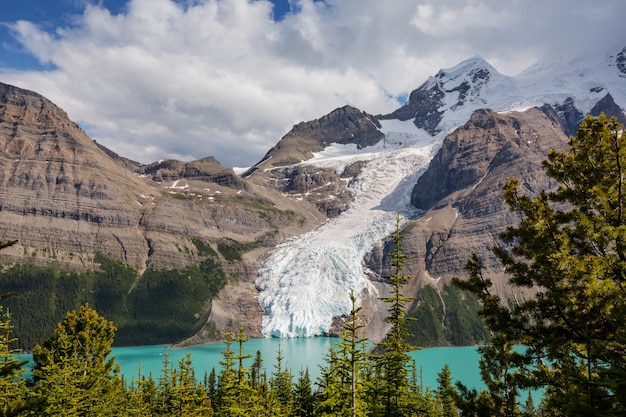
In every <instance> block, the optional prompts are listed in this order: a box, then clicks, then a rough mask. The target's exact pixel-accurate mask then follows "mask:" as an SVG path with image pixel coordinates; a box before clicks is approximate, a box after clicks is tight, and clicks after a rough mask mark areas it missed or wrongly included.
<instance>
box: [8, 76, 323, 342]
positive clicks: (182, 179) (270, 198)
mask: <svg viewBox="0 0 626 417" xmlns="http://www.w3.org/2000/svg"><path fill="white" fill-rule="evenodd" d="M253 188H254V190H253V191H251V190H250V187H249V186H248V185H247V184H246V183H245V182H243V181H242V180H240V178H239V177H238V176H237V175H236V174H235V173H234V172H233V171H232V170H231V169H227V168H224V167H223V166H221V165H220V164H219V162H218V161H216V160H215V159H214V158H210V157H209V158H204V159H201V160H199V161H192V162H186V163H183V162H180V161H162V162H159V163H155V164H151V165H147V166H141V165H139V164H136V163H134V162H133V161H129V160H127V159H125V158H123V157H120V156H118V155H116V154H115V153H113V152H111V151H109V150H108V149H106V148H104V147H102V146H100V145H98V144H97V143H95V142H94V141H93V140H91V139H90V138H89V137H88V136H87V135H86V134H85V132H84V131H82V130H81V129H80V128H79V127H78V125H76V124H75V123H73V122H71V121H70V120H69V119H68V117H67V114H66V113H65V112H64V111H63V110H61V109H60V108H58V107H57V106H55V105H54V104H53V103H52V102H50V101H49V100H47V99H45V98H44V97H42V96H41V95H39V94H36V93H33V92H30V91H26V90H22V89H19V88H15V87H12V86H9V85H6V84H0V227H1V228H2V237H1V238H0V240H3V241H6V240H14V239H15V240H17V241H18V243H17V244H16V245H14V246H12V247H9V248H6V249H4V250H3V251H2V253H0V261H1V262H18V263H35V264H39V265H42V266H53V267H54V268H65V269H69V270H92V269H97V268H98V265H97V264H96V263H94V257H95V255H96V253H102V254H104V255H106V256H108V257H110V258H112V259H116V260H120V261H123V262H124V263H126V264H127V265H129V266H131V267H133V268H135V269H137V270H138V271H139V272H140V273H141V272H142V271H144V270H145V269H146V268H152V269H163V270H167V269H172V268H184V267H185V266H186V265H193V264H198V263H199V261H200V260H201V256H200V254H199V249H198V248H197V246H196V244H195V243H194V242H196V241H201V242H206V244H207V245H208V246H210V247H213V248H217V247H218V245H219V243H220V242H223V241H224V242H227V243H229V242H235V243H237V244H239V243H241V244H250V245H251V246H250V247H251V248H256V249H254V250H253V251H252V252H250V253H249V254H247V255H246V260H243V261H233V260H229V259H226V258H225V257H224V256H222V255H219V259H218V260H219V261H220V263H221V267H222V269H223V270H224V271H225V272H226V274H227V275H228V276H233V277H235V276H236V277H239V278H240V281H237V284H236V285H235V284H233V285H235V286H239V287H238V288H248V290H247V292H246V291H240V293H241V294H246V299H247V301H246V303H247V304H255V303H256V300H255V298H254V295H251V293H252V292H254V286H253V285H252V281H253V280H254V278H255V277H256V271H255V270H254V268H251V267H250V265H255V264H256V262H257V257H262V256H263V254H264V252H265V251H266V250H267V248H270V247H273V246H274V245H275V244H277V243H279V242H280V241H282V240H284V239H285V238H287V237H289V236H292V235H293V234H298V233H302V232H305V231H307V230H310V229H311V228H313V227H315V226H316V225H318V224H319V223H320V222H322V221H324V220H325V216H324V215H323V214H322V213H321V212H320V211H318V210H317V208H316V206H315V205H314V204H310V203H308V202H307V201H303V202H297V203H296V202H295V201H293V200H290V199H288V198H285V197H283V196H282V195H281V194H280V192H278V191H277V190H276V189H275V188H274V187H265V186H263V185H262V184H255V185H254V187H253ZM224 239H226V240H224ZM216 253H217V252H216ZM233 299H234V300H235V301H233ZM229 300H230V301H229ZM240 301H241V300H239V299H236V297H235V298H233V297H232V296H230V297H227V298H225V301H223V302H222V305H224V304H226V307H224V308H222V309H217V308H216V309H215V311H214V312H212V315H211V317H210V319H209V321H210V322H211V323H224V322H227V321H226V320H225V319H223V318H221V317H220V311H225V313H224V315H225V317H231V316H232V315H233V314H235V315H236V313H233V311H235V312H236V309H234V305H235V304H239V303H240ZM229 302H232V304H229ZM231 307H233V309H232V310H231V311H229V310H230V309H231ZM206 309H207V312H208V311H210V310H211V304H210V303H209V304H207V306H206ZM258 310H259V309H258V306H257V308H256V309H252V308H251V309H248V310H247V311H245V312H243V313H242V314H244V313H245V314H248V315H250V316H249V317H247V318H245V319H242V318H241V317H239V320H237V322H242V323H244V322H245V323H247V327H246V332H247V333H248V334H249V335H251V336H254V335H257V336H258V335H259V334H260V328H259V322H260V316H261V314H262V312H260V311H258ZM205 313H206V312H205ZM198 314H199V316H202V315H203V314H204V313H203V312H198ZM218 330H219V329H218ZM218 334H219V332H218ZM164 342H165V341H164Z"/></svg>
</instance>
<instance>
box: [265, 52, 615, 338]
mask: <svg viewBox="0 0 626 417" xmlns="http://www.w3.org/2000/svg"><path fill="white" fill-rule="evenodd" d="M623 55H624V52H623V51H622V52H620V53H618V54H612V53H611V54H606V55H603V56H601V57H600V58H594V59H591V58H585V59H576V60H574V61H571V62H567V63H560V64H558V65H556V64H555V65H549V66H547V67H545V68H537V67H536V68H532V69H530V70H529V71H527V72H525V73H523V74H521V75H520V76H518V77H507V76H504V75H502V74H500V73H498V72H497V71H496V70H495V69H494V68H493V67H491V66H490V65H489V64H488V63H487V62H485V61H484V60H483V59H482V58H480V57H473V58H470V59H468V60H466V61H464V62H461V63H460V64H459V65H457V66H455V67H453V68H450V69H445V70H441V71H439V72H438V73H437V74H436V75H435V76H433V77H430V78H429V79H428V80H427V81H426V82H425V83H424V84H423V85H421V86H420V87H418V88H417V89H416V90H414V91H413V92H412V93H411V94H410V96H409V100H408V102H407V103H406V104H405V105H404V106H402V107H401V108H399V109H398V110H396V111H394V112H392V113H390V114H388V115H379V116H376V119H377V120H378V124H380V128H379V130H380V131H381V132H382V133H384V135H385V138H384V141H383V143H382V144H381V142H378V143H377V144H375V145H370V146H368V147H365V148H360V149H359V148H358V146H356V145H352V146H351V145H338V144H334V145H331V146H329V147H327V148H326V149H325V150H324V151H323V152H318V153H317V154H316V155H315V156H314V157H313V158H310V159H308V160H306V161H304V162H301V163H299V164H298V166H300V167H302V166H309V167H315V168H324V169H328V168H331V169H334V170H336V172H339V173H341V172H343V169H345V167H347V166H354V165H356V164H362V165H361V167H362V168H361V171H360V173H359V174H358V175H357V177H356V178H354V179H352V180H351V181H350V183H349V185H348V189H349V190H350V191H351V193H352V201H351V204H350V206H349V208H348V209H347V210H346V211H345V212H343V213H341V215H340V216H338V217H337V218H334V219H332V221H330V222H327V223H326V224H324V225H323V226H321V227H320V228H318V229H315V230H313V231H311V232H309V233H307V234H306V235H302V236H299V237H298V238H296V239H292V240H290V241H289V242H286V243H285V244H283V245H281V246H280V247H279V248H277V250H276V251H275V252H274V254H273V255H272V256H270V258H268V260H267V261H266V262H265V264H264V267H263V268H262V269H261V270H260V271H259V278H258V279H257V287H258V288H259V290H260V295H259V300H260V303H261V305H262V306H263V307H264V311H265V314H264V318H263V321H262V327H263V333H264V334H265V335H271V336H280V337H298V336H312V335H318V334H325V333H327V332H329V331H330V332H332V331H333V330H332V329H333V328H334V327H335V328H336V326H337V325H338V323H337V322H336V321H334V320H332V318H333V317H334V318H337V317H342V316H346V315H347V314H348V311H349V300H348V297H347V292H348V291H349V290H350V289H352V290H354V291H355V292H356V293H359V294H360V298H361V301H362V303H363V305H364V306H366V308H365V315H366V316H367V319H368V320H369V327H368V329H367V330H368V334H369V337H370V338H372V339H377V338H380V337H382V335H383V334H384V332H385V329H386V327H385V323H384V321H382V318H383V317H384V314H385V310H384V306H381V305H380V303H379V302H378V301H377V300H378V299H379V297H380V296H382V295H384V294H385V291H386V288H385V285H384V283H383V282H382V280H381V279H380V277H381V276H384V275H385V274H386V273H388V272H389V271H388V269H387V268H388V265H387V263H386V257H385V256H384V253H386V252H388V250H389V248H388V247H384V246H381V242H382V241H383V240H384V236H386V235H388V234H389V233H390V232H391V230H390V229H391V228H393V224H394V222H393V220H392V217H393V214H394V213H396V212H397V213H402V214H403V215H404V216H405V217H406V218H407V219H408V221H407V222H406V223H405V229H404V233H405V235H406V242H405V243H406V245H407V248H406V249H407V251H408V253H411V254H412V255H413V256H412V257H411V258H410V260H409V261H408V264H407V272H409V274H410V276H413V277H415V279H414V282H412V283H411V285H410V289H407V290H409V291H412V292H413V294H415V293H420V292H421V290H422V289H423V288H427V287H429V288H434V289H436V291H437V292H438V293H439V294H440V295H441V294H442V293H443V292H444V291H445V290H446V285H447V283H449V281H450V279H451V278H452V277H453V276H463V275H464V274H465V271H464V270H463V266H464V264H465V262H466V261H467V260H468V259H469V257H470V255H471V253H472V252H476V253H478V254H480V256H481V257H483V258H485V260H486V264H487V266H488V269H487V271H486V273H487V274H488V276H490V277H492V278H493V279H494V282H495V288H497V289H498V292H499V293H500V294H501V295H505V296H511V297H516V296H526V294H509V293H508V291H509V290H508V287H507V286H506V283H505V277H504V274H503V272H502V271H501V270H499V269H498V265H497V264H496V263H495V259H494V258H493V256H492V255H491V252H490V248H491V247H492V246H493V245H494V243H496V242H499V237H498V236H499V233H500V232H501V231H502V230H504V228H505V227H506V226H507V225H511V224H514V223H515V222H517V221H518V220H519V219H517V218H515V217H514V216H513V215H512V214H511V213H509V212H508V210H507V209H506V207H505V205H504V203H503V201H502V198H501V195H500V194H501V189H502V185H503V184H504V181H505V179H506V178H507V177H508V176H510V175H515V176H518V177H520V178H521V179H522V183H523V184H526V187H527V188H528V191H529V192H536V191H538V190H540V189H542V188H549V187H550V186H551V184H550V183H549V181H548V180H547V179H546V178H545V177H544V176H543V172H542V169H541V166H540V162H541V160H543V159H545V157H546V155H547V151H548V150H549V149H550V148H551V147H556V148H562V147H565V146H566V143H567V137H568V135H569V134H571V133H573V132H575V129H576V127H575V126H577V125H578V124H579V123H580V121H581V120H582V117H583V115H584V114H587V113H591V114H596V115H597V114H599V112H600V111H605V112H607V113H608V114H610V115H615V116H617V117H618V118H623V117H624V114H623V111H622V108H623V106H624V105H625V104H626V89H625V87H626V85H625V83H624V82H623V77H624V75H626V74H624V73H623V72H622V69H620V67H619V66H618V63H619V62H622V61H620V58H619V57H621V56H623ZM622 66H623V65H622ZM489 109H490V110H489ZM494 111H495V112H494ZM620 120H622V119H620ZM374 124H375V123H374ZM328 142H331V141H330V140H328ZM280 145H281V142H279V144H278V145H277V147H276V148H280ZM431 161H432V162H431ZM274 169H277V168H276V167H275V168H274ZM283 169H285V168H283ZM408 196H410V200H409V198H408ZM364 259H365V262H366V267H365V268H363V266H362V263H363V260H364ZM295 271H305V273H306V278H304V277H302V276H300V275H299V274H298V273H295ZM320 283H322V284H321V285H320ZM441 298H443V297H441ZM420 308H421V306H420V302H419V301H418V302H417V303H416V304H415V305H414V306H412V309H414V310H419V309H420ZM438 308H439V309H440V312H439V313H437V314H436V316H437V317H439V318H438V320H439V321H440V326H439V327H440V328H445V320H446V319H445V317H444V316H445V311H446V306H445V305H444V306H439V307H438ZM433 337H436V338H438V339H439V340H441V338H440V337H439V336H438V335H433ZM447 340H448V341H449V340H450V339H449V338H448V339H447Z"/></svg>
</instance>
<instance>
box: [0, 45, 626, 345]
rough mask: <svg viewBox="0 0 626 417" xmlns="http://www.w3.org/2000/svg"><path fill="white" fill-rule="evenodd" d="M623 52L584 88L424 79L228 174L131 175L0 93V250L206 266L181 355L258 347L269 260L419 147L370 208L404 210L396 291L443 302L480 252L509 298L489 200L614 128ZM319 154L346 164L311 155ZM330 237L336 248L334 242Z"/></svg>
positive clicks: (536, 177)
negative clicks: (581, 131) (238, 335)
mask: <svg viewBox="0 0 626 417" xmlns="http://www.w3.org/2000/svg"><path fill="white" fill-rule="evenodd" d="M624 53H625V52H624V50H622V51H621V52H619V53H617V54H612V55H611V54H608V55H606V56H604V57H603V58H602V60H600V61H601V62H599V63H598V62H596V61H585V62H587V63H586V64H585V65H587V64H588V65H590V66H588V67H585V68H596V70H595V72H594V71H590V70H586V71H585V74H587V75H586V77H587V78H584V79H583V80H582V81H580V80H577V79H576V78H573V77H572V76H569V75H568V74H566V73H563V74H561V73H560V72H559V73H556V75H554V74H553V75H551V77H552V78H549V77H548V76H547V75H546V74H545V73H542V72H540V71H538V70H532V71H528V72H527V73H525V74H523V76H522V77H520V78H516V79H513V78H511V77H506V76H504V75H501V74H499V73H498V72H497V71H496V70H495V69H494V68H493V67H491V66H490V65H489V64H488V63H486V62H485V61H484V60H482V59H481V58H480V57H473V58H471V59H469V60H466V61H464V62H462V63H460V64H459V65H458V66H456V67H454V68H451V69H447V70H442V71H440V72H439V73H437V74H436V75H435V76H433V77H431V78H429V79H428V80H427V81H426V82H425V83H424V84H423V85H422V86H420V87H418V88H417V89H416V90H414V91H413V92H412V93H411V95H410V97H409V100H408V102H407V103H406V104H405V105H403V106H402V107H400V108H399V109H398V110H396V111H394V112H392V113H390V114H388V115H378V116H373V115H370V114H368V113H366V112H363V111H361V110H359V109H356V108H353V107H350V106H346V107H343V108H340V109H336V110H334V111H333V112H331V113H329V114H328V115H326V116H323V117H321V118H320V119H317V120H314V121H311V122H303V123H300V124H298V125H296V126H294V128H293V129H292V130H291V131H290V132H288V133H287V134H286V135H285V136H284V137H283V138H282V139H281V140H280V141H279V142H278V143H277V145H276V146H274V147H273V148H272V149H270V150H269V151H268V153H267V154H266V156H265V157H264V158H263V159H262V160H261V161H260V162H259V163H257V164H256V165H255V166H253V167H252V168H251V169H249V170H248V171H247V172H246V173H244V174H243V175H241V176H238V175H236V174H235V173H234V172H233V171H232V170H231V169H228V168H225V167H223V166H221V164H219V162H218V161H216V160H215V159H214V158H212V157H207V158H203V159H201V160H198V161H191V162H181V161H174V160H164V161H159V162H155V163H153V164H149V165H141V164H137V163H135V162H133V161H130V160H127V159H125V158H123V157H122V156H119V155H117V154H115V153H114V152H113V151H111V150H108V149H106V148H104V147H102V146H101V145H99V144H97V143H95V142H94V141H93V140H91V139H90V138H88V137H87V135H86V134H85V133H84V132H83V131H82V130H81V129H80V127H78V125H76V124H75V123H73V122H71V121H70V120H69V119H68V118H67V115H66V114H65V113H64V112H63V111H62V110H61V109H59V108H58V107H56V106H55V105H54V104H52V103H51V102H49V101H48V100H46V99H45V98H43V97H42V96H40V95H38V94H36V93H33V92H29V91H26V90H21V89H17V88H15V87H11V86H7V85H5V84H0V146H1V148H0V149H1V153H0V195H1V198H0V226H1V227H2V231H3V239H4V240H7V239H17V240H18V244H17V245H14V246H13V247H10V248H7V249H5V250H3V251H2V252H1V253H0V260H1V261H3V262H18V263H36V264H39V265H45V266H51V267H53V268H70V269H79V270H90V269H98V264H97V262H95V257H96V254H98V253H102V254H105V255H106V256H108V257H110V258H112V259H114V260H119V261H121V262H123V263H125V264H127V265H129V266H130V267H132V268H135V269H136V270H137V271H138V278H137V280H138V281H139V282H141V279H142V278H141V277H142V273H143V271H145V270H147V269H154V270H168V269H171V268H180V267H184V266H185V265H199V264H200V263H201V262H203V261H205V260H206V259H207V256H208V257H209V258H210V259H213V260H214V262H217V264H216V265H219V266H220V268H222V269H223V270H225V271H226V274H227V275H228V277H229V279H228V283H227V285H226V287H224V288H223V289H222V290H221V291H220V293H219V296H218V297H217V298H216V299H214V300H212V301H211V300H206V304H205V307H204V308H203V310H202V311H196V312H195V314H196V315H197V320H198V321H197V323H195V324H194V326H195V328H196V330H195V332H196V335H195V336H194V337H193V338H191V339H190V343H200V342H204V341H208V340H213V339H215V338H219V337H221V336H220V334H222V333H221V332H222V331H223V330H225V329H227V328H232V327H233V326H236V325H237V324H239V323H243V324H244V325H245V329H246V332H247V334H248V335H250V336H260V335H261V330H262V329H261V326H260V323H261V317H262V316H263V314H264V311H263V309H261V308H260V307H259V306H258V304H257V296H258V295H259V293H258V288H257V287H255V284H254V281H255V279H256V278H257V274H258V271H259V270H260V269H261V268H262V267H263V264H264V262H266V260H267V259H268V257H269V256H270V255H271V254H272V253H273V252H274V251H275V249H274V248H275V247H276V246H277V245H279V244H284V243H288V242H289V239H290V238H294V237H298V236H301V235H302V234H303V233H305V232H308V231H312V230H316V228H317V227H318V226H320V225H321V224H323V223H325V222H327V220H328V219H333V218H339V217H341V216H344V214H345V213H348V212H350V210H354V209H356V206H355V205H357V204H360V203H359V201H360V200H359V199H360V198H362V197H363V196H364V194H363V193H367V192H368V191H367V189H365V188H364V185H363V184H364V179H365V178H366V177H367V176H368V175H369V176H371V175H373V174H372V172H375V171H374V170H372V167H373V166H374V165H376V164H378V163H379V162H377V161H378V159H377V158H379V157H380V156H381V155H384V156H385V158H388V159H386V161H387V162H385V163H389V164H393V163H395V162H393V161H394V160H393V158H394V155H395V154H394V152H395V153H397V154H398V155H400V154H401V153H402V152H403V149H405V150H410V149H412V148H411V147H414V146H416V144H418V143H419V144H421V145H420V146H423V145H425V144H429V143H432V149H433V152H434V150H437V152H436V153H433V155H432V156H431V158H432V160H431V162H430V164H426V165H423V166H422V165H415V166H416V167H417V166H422V168H419V169H418V168H414V169H416V170H417V171H413V172H407V173H402V174H401V175H406V178H404V177H402V178H398V179H397V184H400V183H403V181H404V184H403V185H402V187H400V186H399V185H398V190H400V188H402V189H405V188H407V187H406V185H407V184H406V181H411V184H412V185H411V184H409V185H411V186H410V187H408V189H411V190H412V192H408V193H405V194H404V195H400V194H399V191H396V192H394V190H395V189H390V190H387V194H385V195H384V196H383V197H381V198H382V200H381V202H380V205H379V206H378V207H376V209H377V210H379V209H381V208H382V210H383V211H384V210H388V209H386V208H385V207H400V206H402V204H405V203H403V202H402V201H404V199H406V206H402V207H405V209H402V210H400V211H403V212H404V213H405V215H407V222H405V224H404V231H403V232H404V233H405V235H406V240H405V245H406V248H405V249H406V250H407V252H408V253H410V254H411V257H410V259H409V262H408V264H407V272H408V273H410V275H411V276H413V277H414V280H413V281H412V283H411V285H410V286H409V287H407V291H410V292H411V295H415V294H419V293H420V291H421V289H422V288H424V286H431V287H433V288H436V289H437V290H438V291H442V290H443V288H444V286H445V285H446V284H447V283H448V282H449V280H450V278H451V277H452V276H459V275H463V273H464V272H463V265H464V263H465V261H466V260H467V259H468V257H469V254H470V253H472V252H477V253H479V254H480V255H481V256H484V257H485V259H486V260H487V262H486V264H487V266H488V274H489V276H491V277H493V278H494V280H495V282H496V287H497V288H498V291H499V292H500V293H501V294H503V295H507V296H518V294H509V293H507V291H508V290H507V286H506V283H505V280H504V275H503V272H502V271H501V270H500V269H499V267H498V265H497V264H495V262H494V259H493V257H491V256H490V248H491V246H493V244H494V242H498V234H499V233H500V231H501V230H503V229H504V228H505V227H506V226H507V225H510V224H513V223H514V222H516V221H517V220H518V219H516V218H515V216H514V215H512V214H511V213H509V212H508V210H507V209H506V207H505V206H504V204H503V202H502V198H501V188H502V184H503V181H504V179H506V177H508V176H511V175H514V176H516V177H518V178H520V179H522V183H523V184H525V186H526V188H527V191H528V192H531V193H532V192H536V191H537V190H540V189H544V188H549V187H550V186H551V185H552V184H550V182H549V181H548V180H547V179H546V178H545V176H543V173H542V171H541V168H540V162H541V160H543V159H544V158H545V155H546V153H547V151H548V149H549V148H550V147H557V148H558V147H563V146H565V144H566V140H567V137H568V135H571V134H572V133H573V132H575V129H576V126H577V125H578V123H579V122H580V120H581V119H582V117H583V115H584V114H587V113H591V114H598V113H599V112H600V111H603V112H605V113H607V114H609V115H615V116H617V117H618V118H620V120H626V116H624V113H623V111H622V107H623V106H624V105H625V104H626V89H625V88H624V83H623V77H624V73H623V71H622V70H621V67H620V65H622V64H623V62H622V61H623V59H622V58H623V55H624ZM620 57H621V58H620ZM620 59H621V60H620ZM589 62H590V64H589ZM607 62H608V63H609V65H607ZM622 66H623V65H622ZM581 68H582V67H581ZM598 68H601V70H598ZM579 72H583V71H582V70H580V71H579ZM554 77H557V78H558V84H559V85H560V88H559V89H557V88H556V87H555V86H554V85H555V84H557V83H556V82H553V80H554V79H556V78H554ZM594 77H595V78H594ZM579 78H580V77H579ZM546 79H549V80H552V81H546ZM540 81H541V82H540ZM575 82H577V83H575ZM620 82H621V84H620ZM537 86H539V87H537ZM545 86H547V87H545ZM616 86H617V87H616ZM539 92H541V93H542V94H539ZM490 108H491V109H493V110H497V112H494V111H493V110H488V109H490ZM407 123H408V124H407ZM331 148H333V149H335V148H337V149H343V150H345V153H344V154H343V155H342V156H341V157H331V156H324V155H325V152H326V150H327V149H331ZM381 161H382V160H381ZM420 163H421V162H420ZM383 166H384V165H383ZM400 171H401V170H400ZM400 171H399V172H400ZM371 180H372V178H369V179H368V181H371ZM374 180H375V178H374ZM394 187H395V186H394ZM403 193H404V192H403ZM392 200H393V204H391V205H390V204H386V203H385V201H387V202H389V201H392ZM409 202H410V203H411V204H409ZM394 210H395V209H394ZM391 214H393V213H391ZM335 235H336V239H337V240H341V236H342V231H341V230H337V231H336V233H335ZM385 245H386V244H385V242H384V241H378V243H376V244H373V247H372V249H371V250H370V251H369V253H367V254H366V255H365V258H364V259H362V263H363V264H364V265H366V271H365V274H366V275H367V278H366V279H369V281H370V282H371V285H370V284H367V285H368V288H370V290H368V291H369V295H366V294H363V296H362V302H363V303H364V305H365V306H366V309H365V316H366V317H367V318H368V320H369V322H370V325H369V328H368V330H369V332H370V335H371V336H372V338H374V339H376V338H380V337H381V335H382V334H384V331H385V326H384V321H383V319H384V311H383V310H384V308H383V307H382V306H381V305H380V303H379V301H377V300H378V296H379V295H380V294H383V293H384V292H385V291H386V290H385V284H384V280H383V279H382V278H381V276H384V275H385V274H386V273H387V272H388V270H387V267H388V265H387V264H386V257H385V255H384V254H385V252H386V251H387V250H388V248H386V246H385ZM229 248H230V249H229ZM233 248H235V249H236V251H235V252H236V253H235V254H234V255H233V252H232V251H233ZM134 285H135V284H133V286H131V287H130V289H129V294H130V292H132V291H133V288H135V287H134ZM520 296H524V294H521V295H520ZM418 304H419V302H418V303H416V304H415V305H414V306H412V307H417V305H418ZM342 314H343V313H341V312H339V313H337V314H336V317H337V318H340V317H341V315H342ZM340 324H341V320H338V321H336V322H335V325H336V326H338V325H340ZM322 331H325V332H326V333H332V332H333V331H334V330H333V329H326V330H322ZM163 342H164V343H168V342H173V340H164V341H163Z"/></svg>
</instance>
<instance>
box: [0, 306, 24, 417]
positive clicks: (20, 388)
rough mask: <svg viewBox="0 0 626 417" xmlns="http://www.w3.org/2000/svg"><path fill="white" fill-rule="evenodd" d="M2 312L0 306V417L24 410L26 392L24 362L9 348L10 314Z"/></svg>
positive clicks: (10, 337)
mask: <svg viewBox="0 0 626 417" xmlns="http://www.w3.org/2000/svg"><path fill="white" fill-rule="evenodd" d="M2 298H4V297H3V296H0V299H2ZM3 310H4V309H3V307H2V306H0V416H11V415H17V414H18V413H19V412H21V411H23V410H24V409H25V408H26V403H27V390H26V383H25V380H24V378H23V375H24V369H23V365H24V364H25V363H26V361H22V360H20V359H18V358H17V357H16V355H18V354H19V353H21V352H20V351H19V350H16V349H13V348H11V344H12V343H14V342H15V341H16V339H14V338H13V337H12V332H13V326H12V325H11V314H10V313H9V312H8V311H7V312H4V311H3Z"/></svg>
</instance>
